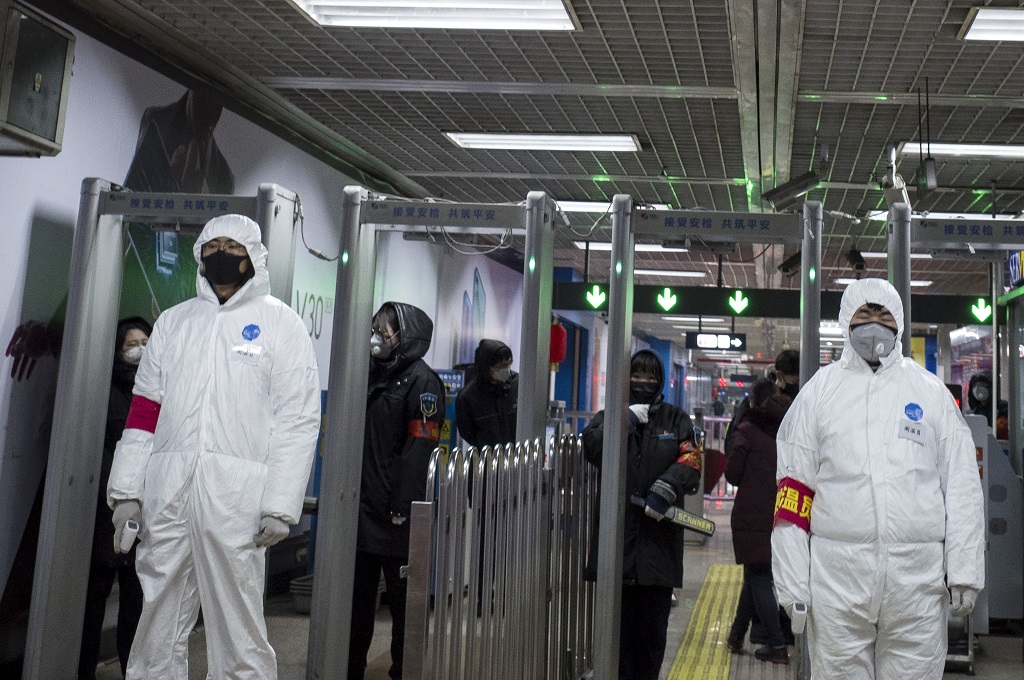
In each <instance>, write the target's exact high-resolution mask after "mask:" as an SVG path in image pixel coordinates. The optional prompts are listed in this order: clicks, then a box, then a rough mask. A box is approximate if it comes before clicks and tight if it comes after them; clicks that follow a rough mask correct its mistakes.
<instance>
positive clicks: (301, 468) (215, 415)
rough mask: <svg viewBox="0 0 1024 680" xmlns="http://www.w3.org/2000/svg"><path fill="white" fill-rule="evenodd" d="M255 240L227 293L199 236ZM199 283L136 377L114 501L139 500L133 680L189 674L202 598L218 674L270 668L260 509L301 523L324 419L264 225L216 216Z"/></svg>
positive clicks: (268, 678)
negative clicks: (208, 268) (140, 598)
mask: <svg viewBox="0 0 1024 680" xmlns="http://www.w3.org/2000/svg"><path fill="white" fill-rule="evenodd" d="M222 236H223V237H228V238H231V239H234V240H235V241H237V242H238V243H241V244H242V245H244V246H245V248H246V250H247V251H248V254H249V258H250V260H251V261H252V264H253V267H254V276H253V277H252V278H251V279H249V280H248V281H246V282H245V283H244V285H242V287H241V288H240V289H239V290H238V291H237V292H236V293H235V294H234V295H233V296H232V297H231V298H229V299H228V300H227V301H226V302H225V303H224V304H223V305H222V304H220V302H219V300H218V298H217V296H216V294H215V293H214V291H213V288H212V287H211V285H210V283H209V282H208V281H207V280H206V278H204V276H203V265H202V264H201V258H200V251H201V248H202V245H203V244H204V243H206V242H207V241H210V240H212V239H215V238H217V237H222ZM194 254H195V258H196V261H197V262H200V271H199V273H198V275H197V278H196V289H197V293H198V294H197V296H196V297H195V298H193V299H191V300H188V301H187V302H184V303H182V304H179V305H176V306H175V307H172V308H171V309H168V310H167V311H166V312H164V313H163V314H161V315H160V318H159V319H158V320H157V322H156V325H155V326H154V328H153V335H152V336H151V337H150V339H149V345H148V347H147V349H146V352H145V354H144V355H143V359H142V363H141V365H140V366H139V371H138V375H137V377H136V379H135V390H134V393H135V397H134V399H133V402H132V413H131V414H130V415H129V418H128V423H127V426H126V429H125V431H124V436H123V437H122V439H121V441H120V443H119V444H118V446H117V450H116V453H115V456H114V463H113V469H112V470H111V473H110V482H109V484H108V487H107V496H108V502H109V503H110V504H111V506H112V507H113V505H114V504H115V503H116V502H118V501H124V500H130V499H136V500H139V501H141V505H142V530H141V534H140V538H141V539H142V540H141V543H140V545H139V549H138V558H137V570H138V574H139V580H140V581H141V583H142V590H143V594H144V598H145V599H144V608H143V612H142V619H141V621H140V622H139V628H138V632H137V633H136V636H135V643H134V644H133V646H132V651H131V657H130V660H129V662H128V672H127V677H128V679H129V680H143V679H144V680H187V678H188V634H189V632H190V631H191V630H192V627H193V626H194V625H195V622H196V617H197V615H198V613H199V606H200V603H201V604H202V608H203V613H204V621H205V626H206V638H207V650H208V657H209V669H210V677H213V678H218V679H222V678H231V679H233V680H242V679H250V678H252V679H255V678H259V679H261V680H273V679H274V678H276V677H277V663H276V658H275V655H274V650H273V649H272V648H271V647H270V644H269V643H268V641H267V632H266V624H265V622H264V618H263V587H264V571H265V557H264V555H265V549H264V548H261V547H258V546H257V545H256V544H255V543H254V540H253V539H254V535H255V534H256V533H257V531H258V530H259V528H260V522H261V519H262V518H263V517H266V516H272V517H276V518H278V519H280V520H283V521H284V522H286V523H288V524H295V523H296V522H298V520H299V516H300V514H301V511H302V500H303V495H304V493H305V489H306V484H307V480H308V478H309V471H310V465H311V463H312V460H313V455H314V453H315V447H316V440H317V434H318V432H319V425H320V395H319V391H320V381H319V377H318V375H317V366H316V358H315V356H314V354H313V346H312V343H311V341H310V338H309V334H308V332H307V330H306V328H305V326H304V324H303V323H302V321H301V319H300V318H299V317H298V315H297V314H296V313H295V312H294V311H292V310H291V309H290V308H289V307H288V306H287V305H286V304H284V303H283V302H281V301H280V300H277V299H276V298H273V297H271V296H270V282H269V275H268V272H267V266H266V261H267V251H266V249H265V248H264V247H263V245H262V244H261V243H260V230H259V226H258V225H257V224H256V223H255V222H253V221H252V220H250V219H248V218H246V217H242V216H241V215H224V216H221V217H216V218H214V219H212V220H210V222H209V223H207V225H206V227H205V228H204V229H203V232H202V234H201V235H200V237H199V239H198V241H197V242H196V244H195V248H194Z"/></svg>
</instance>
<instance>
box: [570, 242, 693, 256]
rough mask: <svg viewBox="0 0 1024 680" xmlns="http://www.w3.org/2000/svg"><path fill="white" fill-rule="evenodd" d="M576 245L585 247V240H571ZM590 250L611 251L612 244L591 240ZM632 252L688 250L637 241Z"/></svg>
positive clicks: (681, 251)
mask: <svg viewBox="0 0 1024 680" xmlns="http://www.w3.org/2000/svg"><path fill="white" fill-rule="evenodd" d="M573 243H575V244H576V247H577V248H579V249H580V250H586V249H587V242H586V241H573ZM590 249H591V250H605V251H611V249H612V244H611V243H605V242H603V241H591V242H590ZM633 252H636V253H686V252H689V251H688V250H687V249H686V248H666V247H665V246H659V245H658V244H657V243H637V244H635V245H634V246H633Z"/></svg>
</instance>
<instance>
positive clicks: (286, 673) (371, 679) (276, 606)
mask: <svg viewBox="0 0 1024 680" xmlns="http://www.w3.org/2000/svg"><path fill="white" fill-rule="evenodd" d="M730 509H731V508H730V504H729V503H727V502H726V503H708V509H707V512H708V516H710V517H712V518H713V519H715V520H716V522H717V524H718V530H717V532H716V534H715V536H714V537H713V538H711V539H710V540H709V541H708V542H707V543H706V544H704V545H688V546H687V548H686V558H685V560H686V569H685V570H684V582H683V587H682V588H681V589H680V590H679V591H678V592H677V596H678V600H679V606H677V607H676V608H674V609H673V610H672V616H671V618H670V619H669V630H668V651H667V653H666V655H665V663H664V665H663V666H662V672H661V679H662V680H666V679H667V678H668V674H669V671H670V669H671V668H672V662H673V660H674V658H675V655H676V650H677V649H678V648H679V644H680V641H681V640H682V638H683V634H684V633H685V631H686V625H687V623H688V622H689V619H690V614H691V613H692V611H693V608H694V604H695V602H696V600H697V596H698V594H699V593H700V589H701V586H702V585H703V583H704V578H705V575H706V574H707V570H708V566H709V565H711V564H717V563H723V562H726V563H728V562H732V538H731V535H730V531H729V511H730ZM266 613H267V628H268V631H269V635H270V641H271V643H272V644H273V646H274V649H275V650H276V651H277V657H278V677H279V679H280V680H303V679H304V678H305V668H306V645H307V640H308V635H309V618H308V617H307V616H304V615H299V614H296V613H294V610H293V608H292V603H291V600H290V598H288V597H278V598H274V599H272V600H271V601H270V602H268V604H267V609H266ZM390 633H391V622H390V616H389V615H388V613H387V608H386V607H381V609H380V611H379V612H378V614H377V630H376V635H375V636H374V642H373V647H372V648H371V650H370V656H369V658H370V660H371V662H370V667H369V668H368V670H367V674H366V680H388V675H387V670H388V666H389V665H390V655H389V653H388V647H389V644H390ZM747 650H748V653H747V654H743V655H738V656H734V657H733V658H732V665H731V669H730V673H729V678H730V680H746V679H752V678H759V679H771V680H784V679H785V680H789V679H790V678H792V667H786V666H776V665H773V664H766V663H761V662H758V661H757V660H755V659H754V658H753V655H752V654H750V653H749V650H750V647H749V643H748V646H747ZM189 652H190V654H189V656H190V660H191V665H190V668H189V680H204V679H205V678H206V640H205V637H204V635H203V633H202V631H201V630H200V631H198V632H196V633H193V635H192V637H191V639H190V645H189ZM1021 655H1022V649H1021V638H1020V637H1016V638H1010V637H983V638H981V639H980V649H979V651H978V653H977V663H976V667H975V671H976V673H977V675H976V677H977V678H980V679H982V680H1010V679H1012V680H1021V678H1022V677H1024V660H1022V656H1021ZM120 677H121V673H120V668H119V667H118V664H117V662H116V661H112V662H109V663H106V664H104V665H103V666H102V667H101V668H100V670H99V672H98V673H97V678H99V680H118V679H119V678H120ZM677 677H678V676H677ZM684 677H686V676H684ZM689 677H694V678H698V677H703V676H702V675H701V674H700V671H699V669H694V673H693V674H692V675H691V676H689ZM944 677H946V678H953V679H956V678H962V677H965V676H963V675H960V674H952V673H949V674H946V676H944Z"/></svg>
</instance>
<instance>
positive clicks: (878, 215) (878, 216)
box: [861, 210, 1024, 257]
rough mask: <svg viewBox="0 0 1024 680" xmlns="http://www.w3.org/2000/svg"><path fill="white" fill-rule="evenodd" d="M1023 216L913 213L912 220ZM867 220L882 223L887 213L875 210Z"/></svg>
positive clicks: (991, 218)
mask: <svg viewBox="0 0 1024 680" xmlns="http://www.w3.org/2000/svg"><path fill="white" fill-rule="evenodd" d="M1021 217H1024V215H1019V214H1017V213H1014V214H1012V215H1011V214H1009V213H996V214H995V215H993V214H992V213H969V212H927V213H925V212H921V213H914V219H919V220H924V219H928V220H993V221H999V220H1019V219H1021ZM867 219H868V220H870V221H872V222H884V221H886V220H887V219H889V213H888V212H887V211H885V210H875V211H872V212H870V213H868V216H867ZM861 254H862V255H863V256H864V257H867V256H868V254H867V253H861Z"/></svg>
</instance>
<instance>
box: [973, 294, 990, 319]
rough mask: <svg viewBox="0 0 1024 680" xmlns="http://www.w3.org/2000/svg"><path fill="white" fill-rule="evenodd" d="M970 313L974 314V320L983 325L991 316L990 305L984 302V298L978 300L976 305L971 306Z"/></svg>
mask: <svg viewBox="0 0 1024 680" xmlns="http://www.w3.org/2000/svg"><path fill="white" fill-rule="evenodd" d="M971 313H972V314H974V318H975V319H977V320H978V321H980V322H981V323H985V321H986V320H988V317H990V316H992V305H990V304H989V303H987V302H985V298H978V304H976V305H971Z"/></svg>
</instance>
